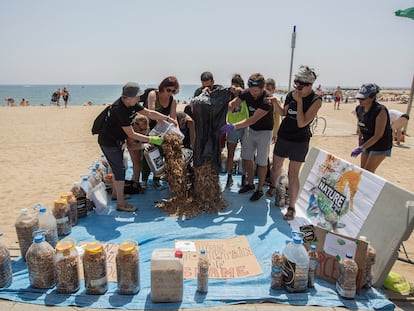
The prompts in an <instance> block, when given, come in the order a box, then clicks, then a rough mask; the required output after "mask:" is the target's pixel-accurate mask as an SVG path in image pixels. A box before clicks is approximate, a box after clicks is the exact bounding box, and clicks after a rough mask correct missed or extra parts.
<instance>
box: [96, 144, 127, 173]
mask: <svg viewBox="0 0 414 311" xmlns="http://www.w3.org/2000/svg"><path fill="white" fill-rule="evenodd" d="M100 147H101V150H102V152H103V154H104V155H105V157H106V160H107V161H108V163H109V166H110V167H111V169H112V173H113V174H114V177H115V180H125V170H126V168H125V167H124V151H123V150H122V148H121V147H107V146H102V145H100Z"/></svg>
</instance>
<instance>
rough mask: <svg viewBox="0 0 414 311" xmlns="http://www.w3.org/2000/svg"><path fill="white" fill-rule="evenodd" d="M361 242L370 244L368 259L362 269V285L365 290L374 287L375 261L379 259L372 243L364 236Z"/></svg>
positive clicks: (361, 237)
mask: <svg viewBox="0 0 414 311" xmlns="http://www.w3.org/2000/svg"><path fill="white" fill-rule="evenodd" d="M359 239H360V240H362V241H365V242H367V243H368V248H367V257H366V259H365V266H364V267H363V269H362V276H361V280H362V281H361V283H362V284H361V285H362V286H363V287H365V288H370V287H371V286H372V278H373V275H372V266H373V265H374V264H375V260H376V257H377V251H376V250H375V248H374V247H373V246H372V245H371V243H370V242H369V241H368V240H367V238H366V237H365V236H364V235H361V236H360V237H359Z"/></svg>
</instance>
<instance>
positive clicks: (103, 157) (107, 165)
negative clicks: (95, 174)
mask: <svg viewBox="0 0 414 311" xmlns="http://www.w3.org/2000/svg"><path fill="white" fill-rule="evenodd" d="M100 161H101V163H102V165H103V166H104V171H103V172H102V175H104V176H105V174H108V173H109V171H110V167H109V163H108V160H107V159H106V157H105V155H104V154H101V158H100Z"/></svg>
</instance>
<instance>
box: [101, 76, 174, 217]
mask: <svg viewBox="0 0 414 311" xmlns="http://www.w3.org/2000/svg"><path fill="white" fill-rule="evenodd" d="M143 93H144V92H143V91H142V89H141V88H140V86H139V85H138V83H135V82H128V83H127V84H125V85H124V86H123V88H122V95H121V97H120V98H119V99H117V100H116V101H115V102H114V103H113V104H112V108H111V113H110V115H109V118H108V119H107V120H106V121H105V123H104V125H103V129H102V131H101V133H100V134H99V136H98V143H99V146H100V147H101V149H102V152H103V154H104V155H105V157H106V158H107V160H108V163H109V165H110V167H111V168H112V172H113V174H114V180H113V182H112V183H113V187H112V198H113V199H116V200H118V202H117V205H116V208H117V209H118V210H121V211H127V212H133V211H135V210H136V209H137V208H136V207H135V206H133V205H131V204H129V203H126V202H125V196H124V188H125V170H126V167H124V145H125V141H126V139H127V138H128V137H129V138H132V139H134V140H139V141H142V142H149V143H151V144H155V145H160V144H162V141H163V139H162V137H159V136H146V135H142V134H140V133H137V132H136V131H135V130H134V128H133V127H132V126H131V117H133V116H135V114H136V113H137V112H139V113H140V114H142V115H144V116H146V117H148V118H149V119H152V120H166V121H172V122H173V121H175V120H173V119H171V118H170V117H165V115H163V114H161V113H159V112H156V111H153V110H148V109H147V108H144V107H143V106H141V105H139V104H138V101H139V96H141V95H142V94H143Z"/></svg>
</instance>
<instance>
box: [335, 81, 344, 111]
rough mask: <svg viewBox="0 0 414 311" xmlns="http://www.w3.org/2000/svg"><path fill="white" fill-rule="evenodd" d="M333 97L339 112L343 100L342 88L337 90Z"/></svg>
mask: <svg viewBox="0 0 414 311" xmlns="http://www.w3.org/2000/svg"><path fill="white" fill-rule="evenodd" d="M333 95H334V109H337V110H339V104H340V103H341V100H342V90H341V87H340V86H338V87H337V88H336V90H335V92H334V94H333Z"/></svg>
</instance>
